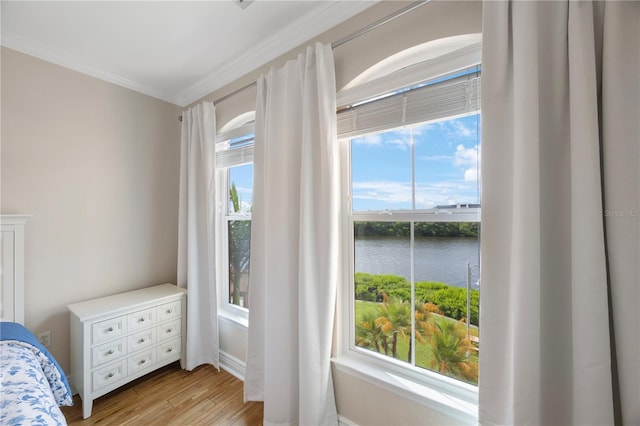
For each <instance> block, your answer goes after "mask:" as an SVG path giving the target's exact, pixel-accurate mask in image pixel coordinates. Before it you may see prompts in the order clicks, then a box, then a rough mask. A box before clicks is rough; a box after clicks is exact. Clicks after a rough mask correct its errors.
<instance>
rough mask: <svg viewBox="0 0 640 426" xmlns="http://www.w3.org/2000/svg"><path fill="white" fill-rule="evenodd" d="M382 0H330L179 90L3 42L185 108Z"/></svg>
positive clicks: (9, 38) (33, 45) (11, 37)
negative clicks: (157, 86) (131, 78)
mask: <svg viewBox="0 0 640 426" xmlns="http://www.w3.org/2000/svg"><path fill="white" fill-rule="evenodd" d="M378 1H379V0H358V1H339V2H326V5H324V7H323V8H322V9H321V10H318V11H315V12H314V13H310V14H307V15H306V16H304V17H303V18H302V19H300V20H296V21H295V22H292V23H291V24H290V25H289V26H286V27H284V28H283V29H282V30H280V31H278V32H277V33H275V34H274V35H272V36H271V37H269V38H267V39H265V40H264V41H263V42H261V43H258V44H256V45H255V46H254V47H253V48H251V49H249V50H248V51H246V52H244V53H243V54H241V55H238V56H237V58H236V59H235V60H233V61H232V62H229V63H228V64H226V65H225V66H223V67H221V68H219V69H216V70H212V71H211V72H210V73H208V74H207V75H206V76H205V77H203V78H201V79H200V80H199V81H197V82H196V83H194V84H192V85H191V86H188V87H186V88H185V89H183V90H180V91H178V92H175V91H173V90H172V91H169V90H162V89H161V88H153V87H150V86H148V85H145V84H144V83H142V82H136V81H132V80H129V79H127V78H125V77H123V76H121V75H118V74H113V73H110V72H107V71H104V70H101V69H100V68H98V67H95V66H91V65H89V64H85V63H82V62H81V61H79V60H78V59H77V58H73V57H72V56H71V55H69V54H67V53H64V52H62V51H56V50H52V49H51V48H50V47H47V46H45V45H44V44H41V43H37V42H33V41H31V40H26V39H23V38H21V37H19V36H17V35H15V34H13V33H11V32H10V31H8V30H6V29H3V32H2V39H1V40H0V44H1V45H2V46H4V47H7V48H9V49H12V50H16V51H18V52H21V53H24V54H27V55H30V56H34V57H36V58H38V59H42V60H44V61H47V62H51V63H53V64H56V65H59V66H62V67H64V68H68V69H71V70H73V71H77V72H79V73H81V74H85V75H88V76H91V77H95V78H97V79H100V80H103V81H106V82H108V83H113V84H115V85H118V86H121V87H124V88H127V89H130V90H133V91H135V92H138V93H142V94H144V95H147V96H151V97H153V98H157V99H160V100H163V101H166V102H170V103H172V104H174V105H178V106H181V107H185V106H187V105H189V104H191V103H193V102H195V101H197V100H198V99H200V98H202V97H204V96H206V95H208V94H209V93H212V92H214V91H216V90H218V89H220V88H222V87H224V86H226V85H227V84H229V83H231V82H233V81H235V80H237V79H238V78H239V77H241V76H244V75H246V74H248V73H250V72H251V71H254V70H255V69H257V68H259V67H260V66H262V65H264V64H267V63H269V62H270V61H272V60H274V59H276V58H278V57H279V56H281V55H283V54H285V53H286V52H288V51H290V50H291V49H294V48H295V47H297V46H299V45H300V44H303V43H304V42H306V41H308V40H310V39H312V38H314V37H316V36H318V35H319V34H322V33H323V32H325V31H327V30H329V29H331V28H333V27H334V26H336V25H338V24H340V23H342V22H344V21H345V20H347V19H349V18H351V17H353V16H355V15H357V14H358V13H360V12H362V11H364V10H366V9H368V8H369V7H371V6H373V5H374V4H376V3H377V2H378Z"/></svg>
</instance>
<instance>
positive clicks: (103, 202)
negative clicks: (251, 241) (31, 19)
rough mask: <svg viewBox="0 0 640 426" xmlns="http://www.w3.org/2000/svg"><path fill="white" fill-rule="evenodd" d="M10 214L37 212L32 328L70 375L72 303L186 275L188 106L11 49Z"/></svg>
mask: <svg viewBox="0 0 640 426" xmlns="http://www.w3.org/2000/svg"><path fill="white" fill-rule="evenodd" d="M1 84H2V86H1V87H2V103H1V108H2V109H1V113H2V133H1V145H0V160H1V165H0V167H1V169H0V172H1V174H0V183H1V185H0V186H1V192H0V211H1V212H2V213H29V214H33V217H32V218H31V219H30V220H29V221H28V222H27V227H26V247H25V257H26V260H25V263H26V264H25V304H26V321H25V322H26V325H27V327H29V328H30V329H31V330H32V331H34V332H36V333H37V332H40V331H44V330H50V331H51V342H52V344H51V347H50V350H51V352H52V353H53V354H54V355H55V356H56V358H57V359H58V361H59V362H60V364H61V366H62V368H63V369H65V371H69V331H68V329H69V314H68V312H67V308H66V305H67V304H69V303H73V302H77V301H81V300H84V299H88V298H93V297H98V296H103V295H108V294H113V293H118V292H122V291H127V290H132V289H136V288H141V287H145V286H149V285H152V284H160V283H163V282H175V279H176V258H177V254H176V253H177V226H178V225H177V223H178V207H177V206H178V182H179V175H178V170H179V145H180V125H179V122H178V121H177V118H176V117H177V115H178V113H179V109H178V108H177V107H175V106H174V105H172V104H169V103H166V102H163V101H159V100H156V99H153V98H150V97H148V96H144V95H141V94H138V93H135V92H132V91H130V90H127V89H124V88H121V87H118V86H115V85H113V84H109V83H106V82H103V81H100V80H97V79H95V78H92V77H88V76H85V75H82V74H79V73H77V72H74V71H71V70H68V69H65V68H62V67H59V66H57V65H53V64H51V63H48V62H44V61H41V60H39V59H35V58H33V57H30V56H27V55H23V54H21V53H18V52H15V51H12V50H9V49H6V48H2V75H1Z"/></svg>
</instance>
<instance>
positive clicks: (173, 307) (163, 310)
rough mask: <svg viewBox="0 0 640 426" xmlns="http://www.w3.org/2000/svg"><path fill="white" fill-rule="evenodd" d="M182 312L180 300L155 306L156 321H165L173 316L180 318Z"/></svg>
mask: <svg viewBox="0 0 640 426" xmlns="http://www.w3.org/2000/svg"><path fill="white" fill-rule="evenodd" d="M181 314H182V303H181V302H180V300H176V301H175V302H171V303H167V304H164V305H160V306H158V308H157V317H158V322H162V321H167V320H170V319H174V318H180V316H181Z"/></svg>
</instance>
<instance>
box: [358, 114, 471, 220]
mask: <svg viewBox="0 0 640 426" xmlns="http://www.w3.org/2000/svg"><path fill="white" fill-rule="evenodd" d="M479 125H480V118H479V115H478V114H474V115H470V116H466V117H461V118H456V119H452V120H446V121H439V122H435V123H429V124H426V125H425V124H423V125H416V126H413V127H407V128H400V129H396V130H392V131H388V132H383V133H376V134H371V135H367V136H363V137H359V138H355V139H353V140H352V141H351V163H352V199H353V210H354V211H366V210H404V209H410V208H412V185H411V134H412V133H413V140H414V149H415V188H416V194H415V198H416V208H418V209H428V208H433V207H435V206H437V205H443V204H457V203H479V190H478V175H479V163H480V161H479V160H480V152H479V139H478V138H479V132H480V128H479Z"/></svg>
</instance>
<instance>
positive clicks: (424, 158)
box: [416, 155, 453, 161]
mask: <svg viewBox="0 0 640 426" xmlns="http://www.w3.org/2000/svg"><path fill="white" fill-rule="evenodd" d="M416 160H422V161H451V160H453V157H452V156H451V155H419V156H417V157H416Z"/></svg>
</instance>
